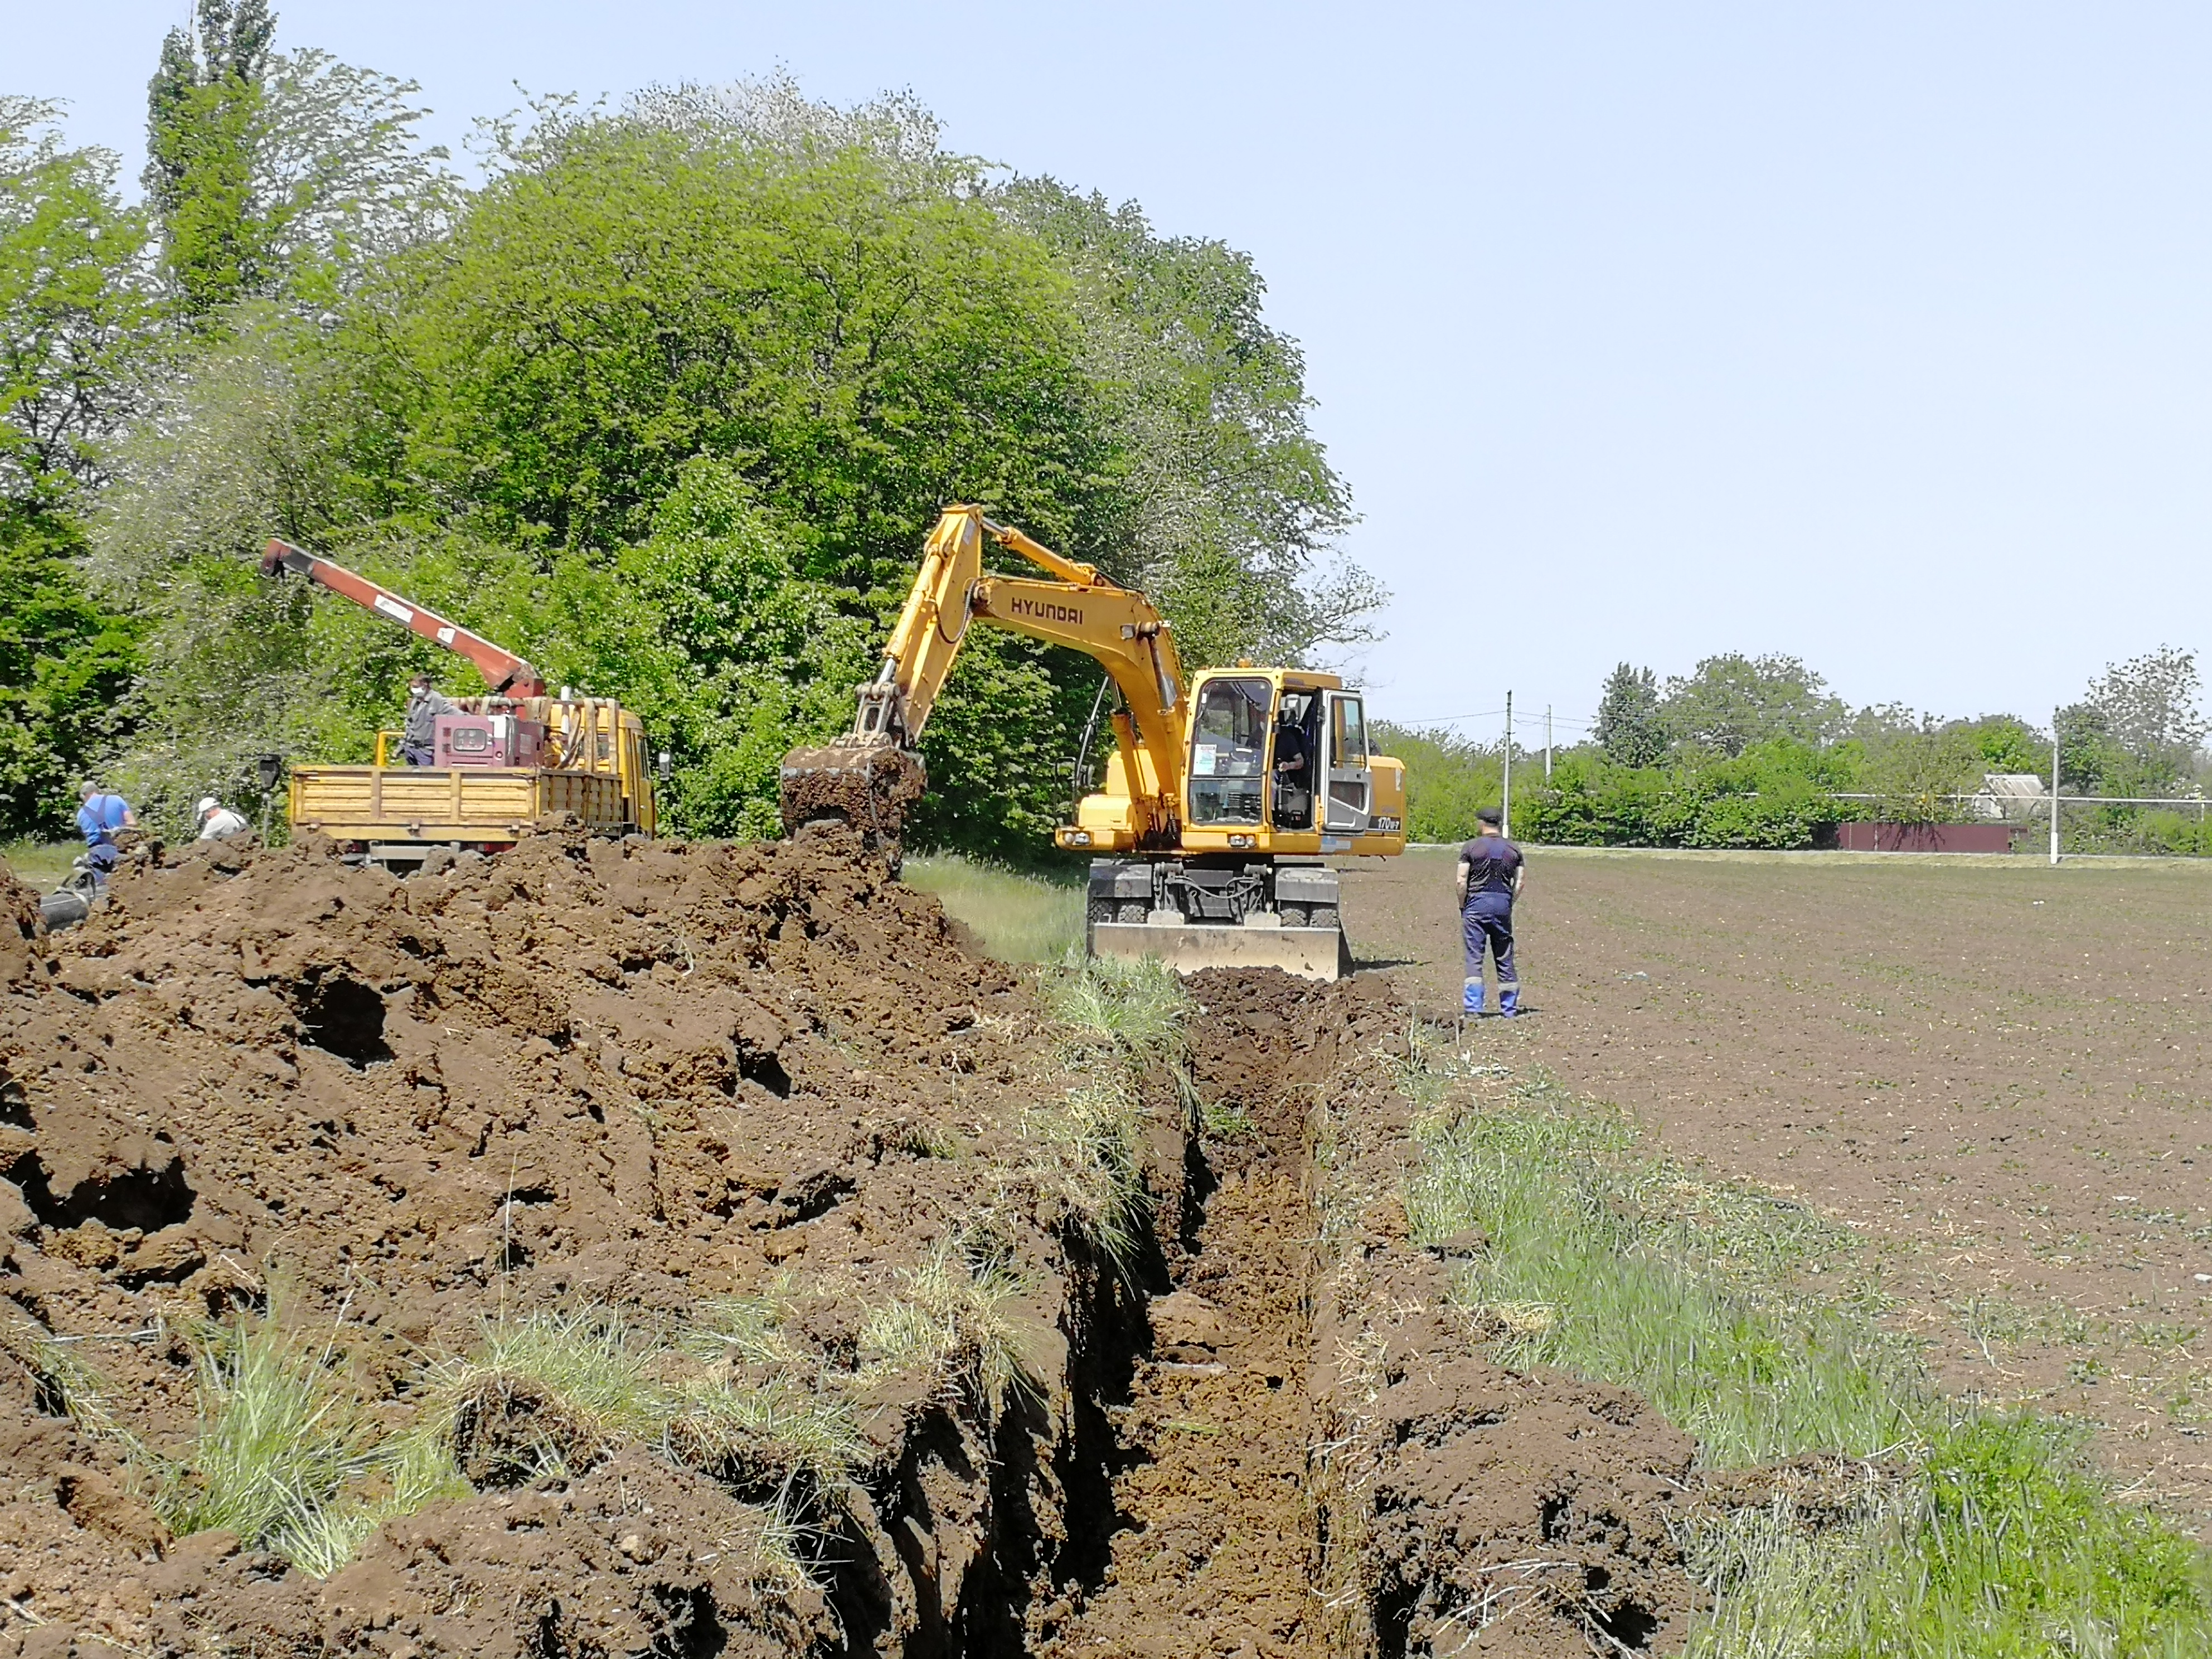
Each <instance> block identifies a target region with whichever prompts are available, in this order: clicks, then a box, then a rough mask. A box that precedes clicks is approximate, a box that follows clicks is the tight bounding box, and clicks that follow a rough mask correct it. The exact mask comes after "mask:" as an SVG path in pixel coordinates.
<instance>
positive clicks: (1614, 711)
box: [1595, 663, 1667, 766]
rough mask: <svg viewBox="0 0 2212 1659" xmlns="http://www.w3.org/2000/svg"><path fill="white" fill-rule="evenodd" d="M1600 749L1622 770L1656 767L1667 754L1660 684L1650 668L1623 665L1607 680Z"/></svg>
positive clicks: (1599, 721) (1600, 705) (1600, 708)
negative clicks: (1627, 767)
mask: <svg viewBox="0 0 2212 1659" xmlns="http://www.w3.org/2000/svg"><path fill="white" fill-rule="evenodd" d="M1595 737H1596V738H1597V744H1598V747H1599V748H1601V749H1602V750H1605V755H1606V758H1607V760H1610V761H1613V763H1616V764H1618V765H1621V766H1652V765H1656V763H1658V761H1659V758H1660V757H1662V755H1664V754H1665V753H1666V752H1667V731H1666V727H1665V726H1664V724H1663V723H1662V721H1661V720H1660V718H1659V682H1658V679H1657V678H1656V676H1655V675H1654V674H1653V673H1652V672H1651V671H1650V669H1648V668H1636V667H1632V666H1631V665H1629V664H1627V663H1622V664H1621V665H1620V666H1618V667H1617V668H1615V669H1614V670H1613V672H1612V673H1610V674H1608V675H1607V676H1606V680H1605V690H1603V692H1602V693H1601V694H1600V696H1599V697H1598V704H1597V729H1596V732H1595Z"/></svg>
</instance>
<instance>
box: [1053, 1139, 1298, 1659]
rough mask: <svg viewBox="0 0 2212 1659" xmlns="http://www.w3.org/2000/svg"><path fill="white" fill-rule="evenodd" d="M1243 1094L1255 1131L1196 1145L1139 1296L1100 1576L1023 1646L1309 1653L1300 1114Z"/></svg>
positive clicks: (1117, 1421)
mask: <svg viewBox="0 0 2212 1659" xmlns="http://www.w3.org/2000/svg"><path fill="white" fill-rule="evenodd" d="M1250 1104H1251V1105H1252V1106H1253V1107H1255V1108H1259V1109H1258V1110H1256V1111H1255V1112H1253V1113H1252V1114H1251V1115H1252V1116H1253V1119H1254V1121H1255V1123H1257V1124H1258V1125H1259V1126H1260V1127H1256V1128H1255V1129H1254V1130H1252V1131H1250V1132H1248V1133H1239V1134H1237V1135H1236V1136H1234V1137H1233V1138H1229V1139H1215V1138H1209V1139H1206V1140H1205V1141H1203V1142H1202V1143H1200V1149H1201V1152H1202V1158H1203V1162H1202V1165H1201V1167H1200V1168H1198V1169H1196V1170H1194V1171H1193V1174H1194V1176H1195V1177H1196V1180H1195V1182H1194V1187H1193V1190H1192V1194H1191V1196H1192V1198H1193V1200H1196V1201H1199V1202H1200V1203H1202V1206H1203V1209H1202V1214H1201V1217H1200V1221H1199V1225H1198V1226H1197V1227H1196V1228H1195V1230H1194V1234H1193V1236H1192V1237H1190V1238H1189V1239H1188V1244H1189V1246H1190V1248H1189V1249H1187V1250H1185V1251H1183V1252H1182V1253H1180V1254H1179V1255H1177V1256H1176V1258H1175V1259H1173V1260H1171V1261H1170V1262H1169V1264H1168V1271H1169V1281H1170V1287H1171V1288H1170V1291H1169V1293H1168V1294H1165V1295H1155V1296H1154V1297H1152V1301H1151V1304H1150V1307H1149V1312H1150V1316H1151V1321H1152V1352H1151V1354H1150V1356H1149V1357H1146V1356H1139V1358H1137V1359H1136V1361H1135V1364H1134V1367H1133V1375H1132V1377H1131V1383H1130V1389H1129V1395H1128V1400H1127V1404H1126V1405H1122V1406H1120V1407H1112V1408H1110V1409H1109V1413H1108V1415H1109V1418H1110V1419H1111V1420H1112V1425H1113V1428H1114V1431H1115V1441H1116V1443H1117V1444H1118V1447H1119V1449H1120V1451H1121V1468H1120V1469H1119V1472H1118V1473H1117V1474H1115V1476H1114V1478H1113V1480H1112V1483H1111V1499H1112V1506H1113V1510H1114V1519H1115V1528H1116V1530H1115V1532H1114V1533H1113V1534H1112V1535H1111V1537H1110V1539H1109V1541H1108V1553H1109V1559H1108V1560H1107V1562H1106V1564H1105V1570H1104V1571H1103V1574H1102V1575H1101V1576H1100V1577H1099V1579H1098V1581H1097V1583H1095V1585H1094V1587H1093V1588H1092V1589H1091V1592H1090V1593H1089V1594H1088V1595H1087V1596H1085V1598H1084V1600H1083V1604H1082V1605H1081V1607H1079V1608H1077V1609H1074V1610H1073V1611H1072V1612H1071V1613H1069V1614H1068V1615H1067V1616H1066V1617H1065V1618H1064V1619H1063V1620H1060V1621H1058V1622H1057V1623H1056V1624H1054V1625H1051V1626H1048V1628H1047V1630H1046V1631H1045V1632H1043V1635H1042V1639H1041V1640H1040V1641H1038V1642H1037V1643H1036V1646H1035V1648H1034V1651H1036V1653H1038V1654H1041V1655H1046V1656H1064V1655H1074V1654H1079V1653H1104V1652H1112V1653H1160V1654H1169V1653H1172V1654H1176V1655H1191V1656H1199V1655H1213V1654H1219V1655H1222V1656H1237V1659H1244V1656H1250V1659H1289V1656H1301V1659H1303V1656H1307V1655H1310V1654H1312V1653H1315V1652H1316V1651H1317V1649H1316V1647H1315V1646H1314V1645H1313V1644H1312V1641H1311V1636H1312V1623H1313V1620H1312V1601H1311V1593H1310V1578H1311V1571H1312V1563H1313V1559H1314V1553H1313V1549H1312V1525H1313V1522H1312V1510H1311V1507H1310V1504H1309V1502H1308V1499H1307V1495H1306V1492H1305V1476H1306V1466H1307V1450H1308V1446H1309V1444H1310V1440H1311V1437H1312V1436H1311V1427H1312V1414H1311V1406H1310V1391H1309V1389H1308V1388H1307V1372H1308V1370H1309V1369H1310V1364H1311V1353H1310V1319H1309V1313H1308V1305H1307V1276H1308V1274H1309V1273H1310V1271H1311V1267H1312V1256H1311V1248H1312V1234H1313V1225H1312V1214H1311V1208H1310V1203H1309V1200H1308V1196H1307V1193H1306V1190H1305V1180H1304V1176H1305V1169H1304V1165H1305V1153H1304V1145H1303V1131H1304V1124H1303V1121H1302V1115H1300V1114H1298V1113H1297V1112H1296V1111H1295V1110H1291V1111H1285V1110H1284V1109H1283V1108H1282V1106H1281V1104H1280V1103H1279V1102H1277V1101H1276V1100H1274V1099H1268V1100H1267V1101H1265V1102H1259V1101H1255V1102H1252V1103H1250ZM1194 1161H1195V1160H1194Z"/></svg>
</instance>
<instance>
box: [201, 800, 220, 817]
mask: <svg viewBox="0 0 2212 1659" xmlns="http://www.w3.org/2000/svg"><path fill="white" fill-rule="evenodd" d="M220 805H222V802H221V801H219V800H217V799H216V798H215V797H214V796H213V795H202V796H201V797H200V816H201V817H206V816H207V815H208V814H209V813H210V812H212V811H215V809H216V807H218V806H220Z"/></svg>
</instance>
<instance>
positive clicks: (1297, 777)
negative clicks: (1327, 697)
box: [1275, 690, 1321, 829]
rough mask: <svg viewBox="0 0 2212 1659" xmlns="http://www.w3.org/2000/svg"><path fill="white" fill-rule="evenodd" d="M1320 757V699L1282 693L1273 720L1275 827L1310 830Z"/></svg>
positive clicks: (1307, 694) (1311, 694) (1308, 694)
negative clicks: (1280, 701) (1280, 703)
mask: <svg viewBox="0 0 2212 1659" xmlns="http://www.w3.org/2000/svg"><path fill="white" fill-rule="evenodd" d="M1320 755H1321V698H1320V697H1319V696H1317V695H1316V694H1315V693H1314V692H1311V691H1287V690H1286V691H1285V692H1284V693H1283V707H1282V710H1281V712H1280V714H1278V715H1277V716H1276V719H1275V828H1277V829H1312V828H1313V796H1314V780H1315V778H1316V776H1317V775H1318V773H1317V768H1318V766H1319V764H1320Z"/></svg>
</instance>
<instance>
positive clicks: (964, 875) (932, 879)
mask: <svg viewBox="0 0 2212 1659" xmlns="http://www.w3.org/2000/svg"><path fill="white" fill-rule="evenodd" d="M901 879H902V880H903V881H905V882H906V884H908V886H910V887H915V888H919V889H920V890H921V891H923V892H925V893H932V894H934V895H935V896H937V898H938V900H939V902H940V903H942V904H943V905H944V906H945V914H946V915H949V916H951V918H952V919H953V920H954V921H957V922H960V923H962V924H963V925H964V926H966V927H969V928H970V929H972V930H973V931H974V933H975V936H976V938H978V939H981V941H982V943H983V948H984V949H985V950H986V951H988V952H990V954H991V955H993V956H994V957H998V958H999V959H1000V961H1001V962H1058V961H1060V959H1061V958H1062V957H1065V956H1066V954H1067V952H1068V951H1069V949H1070V947H1071V946H1079V945H1081V944H1082V942H1083V900H1084V872H1083V871H1082V869H1081V868H1080V867H1077V868H1074V869H1072V870H1069V871H1067V872H1066V873H1065V874H1064V875H1063V874H1061V873H1060V872H1052V873H1050V874H1043V875H1024V874H1018V873H1017V872H1014V871H1012V870H1007V869H1004V868H1001V867H1000V866H996V865H992V864H984V863H981V862H978V861H977V860H973V859H967V858H963V857H962V856H961V855H960V854H957V853H932V854H927V856H921V857H909V858H908V860H906V863H905V866H904V868H903V871H902V876H901Z"/></svg>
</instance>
